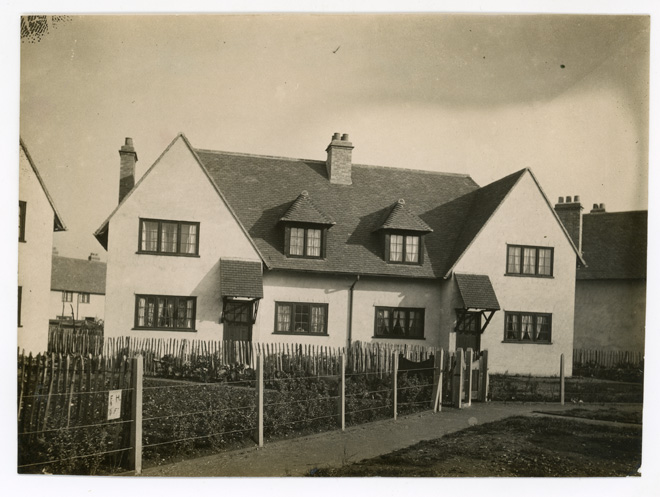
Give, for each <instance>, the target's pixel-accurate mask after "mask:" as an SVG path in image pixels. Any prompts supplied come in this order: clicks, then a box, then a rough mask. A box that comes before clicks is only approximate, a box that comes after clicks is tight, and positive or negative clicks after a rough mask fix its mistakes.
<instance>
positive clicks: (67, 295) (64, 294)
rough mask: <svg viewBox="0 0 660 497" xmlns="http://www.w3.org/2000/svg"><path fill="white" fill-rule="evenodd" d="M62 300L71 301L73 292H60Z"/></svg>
mask: <svg viewBox="0 0 660 497" xmlns="http://www.w3.org/2000/svg"><path fill="white" fill-rule="evenodd" d="M62 302H73V292H66V291H65V292H62Z"/></svg>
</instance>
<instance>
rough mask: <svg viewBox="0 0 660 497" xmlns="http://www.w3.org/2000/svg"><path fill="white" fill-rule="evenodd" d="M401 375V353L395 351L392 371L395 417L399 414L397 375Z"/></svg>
mask: <svg viewBox="0 0 660 497" xmlns="http://www.w3.org/2000/svg"><path fill="white" fill-rule="evenodd" d="M398 375H399V353H398V352H397V351H394V368H393V371H392V407H393V414H394V419H395V420H396V414H397V376H398Z"/></svg>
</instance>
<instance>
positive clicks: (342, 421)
mask: <svg viewBox="0 0 660 497" xmlns="http://www.w3.org/2000/svg"><path fill="white" fill-rule="evenodd" d="M340 367H341V373H340V376H339V426H341V431H344V430H346V355H345V354H343V353H342V355H341V356H340Z"/></svg>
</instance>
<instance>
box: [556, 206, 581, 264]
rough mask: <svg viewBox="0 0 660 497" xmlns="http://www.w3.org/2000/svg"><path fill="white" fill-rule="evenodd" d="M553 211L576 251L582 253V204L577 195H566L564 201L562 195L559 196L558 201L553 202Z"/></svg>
mask: <svg viewBox="0 0 660 497" xmlns="http://www.w3.org/2000/svg"><path fill="white" fill-rule="evenodd" d="M555 212H556V213H557V215H558V216H559V219H561V222H562V224H563V225H564V228H566V231H568V234H569V235H570V236H571V239H572V240H573V243H574V244H575V246H576V247H577V249H578V251H579V252H580V253H582V204H581V203H580V197H579V196H578V195H575V196H574V197H573V198H571V197H566V202H564V197H559V202H558V203H557V204H555Z"/></svg>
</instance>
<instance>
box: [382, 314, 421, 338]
mask: <svg viewBox="0 0 660 497" xmlns="http://www.w3.org/2000/svg"><path fill="white" fill-rule="evenodd" d="M374 335H375V336H376V337H378V338H424V309H417V308H407V307H376V325H375V330H374Z"/></svg>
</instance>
